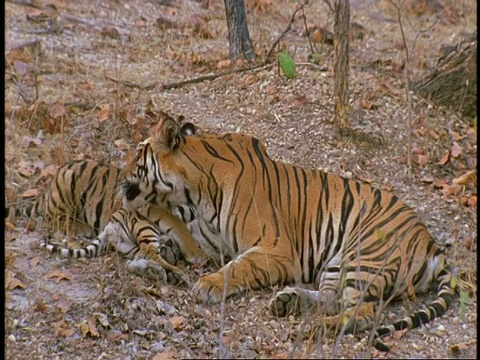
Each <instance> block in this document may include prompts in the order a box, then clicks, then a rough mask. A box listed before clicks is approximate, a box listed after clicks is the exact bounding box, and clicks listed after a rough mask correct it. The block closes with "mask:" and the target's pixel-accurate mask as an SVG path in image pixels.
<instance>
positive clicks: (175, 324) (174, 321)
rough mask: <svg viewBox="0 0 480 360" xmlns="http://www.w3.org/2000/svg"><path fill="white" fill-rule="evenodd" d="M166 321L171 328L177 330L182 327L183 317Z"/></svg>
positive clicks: (173, 317) (175, 317)
mask: <svg viewBox="0 0 480 360" xmlns="http://www.w3.org/2000/svg"><path fill="white" fill-rule="evenodd" d="M168 321H169V322H170V324H171V325H172V328H173V329H175V330H177V329H179V328H180V327H181V326H183V324H184V323H185V318H184V317H183V316H172V317H171V318H170V319H168Z"/></svg>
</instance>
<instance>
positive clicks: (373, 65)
mask: <svg viewBox="0 0 480 360" xmlns="http://www.w3.org/2000/svg"><path fill="white" fill-rule="evenodd" d="M394 1H395V0H394ZM27 3H28V4H31V5H32V6H26V5H28V4H27ZM327 3H328V2H325V1H320V0H317V1H311V5H308V6H307V7H306V11H305V22H306V24H307V25H308V26H309V27H310V28H311V27H312V26H314V25H315V26H317V27H323V28H327V29H329V30H330V31H333V16H332V14H331V12H330V10H329V8H328V6H327ZM247 4H248V11H247V19H248V22H249V29H250V34H251V38H252V40H253V43H254V46H255V51H256V56H257V60H256V61H257V63H256V64H261V63H262V61H264V60H265V55H266V54H267V53H268V50H269V49H270V47H271V46H272V44H273V43H274V41H275V40H276V39H277V38H278V37H279V36H280V35H281V34H282V33H283V32H284V30H285V29H286V28H287V25H288V23H289V20H290V17H291V15H292V14H293V12H294V11H295V9H296V8H297V7H298V6H299V4H298V2H295V1H290V0H288V1H287V0H278V1H271V0H256V1H250V0H247ZM415 4H417V5H415ZM422 4H423V5H425V6H423V5H422ZM476 6H477V5H476V2H475V1H473V0H471V1H440V0H439V1H418V2H415V1H413V2H412V1H407V2H406V5H405V7H404V9H403V10H402V20H403V26H404V30H405V37H406V40H407V43H408V47H409V50H410V51H411V50H412V47H413V44H414V43H415V48H414V50H413V51H412V53H411V59H410V61H409V76H410V78H411V80H412V81H415V80H418V79H420V78H421V77H422V76H424V75H425V74H426V73H428V72H429V71H431V70H432V69H433V68H434V67H435V64H436V61H437V59H438V57H439V54H440V51H441V49H442V46H443V47H444V46H445V45H455V44H457V43H458V42H459V41H461V40H462V39H463V38H464V37H466V36H467V35H468V34H470V33H471V32H473V31H475V30H476V26H477V25H476V20H477V19H476V14H477V11H476V10H477V9H476ZM5 9H6V15H5V42H6V43H5V47H6V53H5V54H6V73H5V144H6V146H5V164H6V166H5V199H6V201H7V205H9V206H10V208H22V207H24V204H25V202H26V200H28V199H29V198H31V197H32V196H35V195H36V194H38V193H39V192H40V191H41V190H42V189H43V188H44V187H45V185H46V184H47V183H48V181H49V180H50V179H51V177H52V174H53V173H54V172H55V170H56V169H57V168H58V166H59V165H61V164H63V163H64V162H66V161H68V160H72V159H82V158H93V159H97V160H105V161H108V162H112V163H114V164H116V165H118V166H122V165H124V164H125V162H126V161H127V160H128V159H129V157H130V156H131V154H132V151H133V149H134V147H135V144H136V143H138V142H139V141H140V140H142V139H144V138H145V137H146V136H148V135H149V134H150V132H151V129H152V128H153V127H154V126H155V123H156V120H155V116H153V117H154V119H152V118H151V116H152V115H154V114H158V113H159V112H161V111H163V112H167V113H171V114H181V115H183V116H185V118H186V119H188V120H189V121H192V122H193V123H195V124H197V125H199V126H200V127H202V128H204V129H207V130H209V131H214V132H225V131H227V132H242V133H248V134H251V135H254V136H256V137H257V138H259V139H262V140H263V141H264V142H265V144H266V147H267V150H268V153H269V154H270V156H271V157H272V158H275V159H278V160H282V161H285V162H288V163H292V164H295V165H301V166H304V167H306V168H317V169H323V170H325V171H331V172H334V173H337V174H339V175H342V176H346V177H350V178H355V179H358V180H361V181H365V182H369V183H371V184H372V186H375V187H378V188H382V189H386V190H391V191H394V192H395V193H396V194H397V195H398V196H399V197H400V198H401V199H402V200H404V201H405V202H406V203H407V204H409V205H410V206H411V207H412V208H414V209H415V210H416V211H417V212H418V214H419V215H420V217H421V218H422V219H423V220H424V221H425V223H426V225H427V226H428V228H429V230H430V231H431V232H432V234H433V235H434V236H435V237H436V238H437V239H438V242H439V243H441V244H442V245H445V246H446V248H447V252H448V260H449V262H450V264H451V265H452V267H454V268H455V269H456V271H457V274H458V277H459V279H461V284H462V291H461V293H460V294H459V296H458V297H457V298H456V300H455V301H454V304H453V305H452V306H451V308H450V309H449V311H448V312H447V314H445V315H444V316H443V317H441V318H439V319H436V320H434V321H433V322H431V323H429V324H426V325H425V326H423V327H421V328H418V329H414V330H411V331H409V332H406V333H397V334H395V336H394V337H392V338H390V339H387V342H388V344H389V345H391V347H392V350H391V352H390V353H381V352H378V351H377V350H375V349H373V348H372V347H369V346H367V342H368V334H367V333H366V332H364V333H359V334H356V335H355V336H353V335H346V336H344V337H343V338H341V339H340V341H339V342H338V344H336V339H335V338H333V337H329V336H317V337H315V338H304V337H303V336H301V333H302V332H301V329H302V328H303V326H304V325H305V324H306V323H308V319H303V318H287V319H278V318H274V317H272V316H270V315H269V314H268V313H266V312H265V310H264V308H265V306H266V304H267V303H268V301H269V300H270V299H271V298H272V296H273V294H274V292H275V291H277V290H278V289H273V290H270V289H269V290H264V291H258V292H255V293H245V294H243V295H241V296H236V297H233V298H231V299H228V300H227V301H226V302H225V304H224V308H222V306H221V305H208V306H204V305H200V304H195V303H194V301H193V300H192V296H191V294H190V291H189V288H187V287H186V286H183V287H182V286H178V287H174V286H171V285H166V284H156V286H153V285H154V284H152V283H149V282H148V281H147V280H145V279H142V278H139V277H135V276H133V275H131V274H129V273H128V272H127V271H126V270H125V269H124V267H123V266H122V264H123V260H122V259H120V258H119V257H118V256H117V255H116V254H109V255H107V256H105V257H101V258H98V259H91V260H75V261H73V260H72V261H68V260H64V259H60V258H58V257H54V256H47V255H46V254H45V253H43V252H41V250H39V249H38V242H39V240H40V239H41V238H42V236H43V234H44V229H43V228H42V226H41V224H38V225H36V226H35V224H34V223H31V222H27V221H26V218H15V217H13V216H12V215H10V216H9V217H8V218H7V219H6V221H5V226H6V230H5V248H6V263H5V266H6V270H5V281H6V283H5V327H6V328H5V344H6V358H7V359H79V358H82V359H156V360H159V359H178V358H212V357H231V358H247V357H253V358H277V359H278V358H300V357H301V358H305V357H312V358H313V357H321V358H340V357H343V358H372V357H373V358H473V357H476V351H477V342H476V339H477V330H476V329H477V311H476V306H477V298H476V274H477V265H476V264H477V253H476V249H477V230H476V229H477V205H476V196H477V195H476V170H475V169H476V155H477V154H476V153H477V143H476V141H477V140H476V139H477V128H476V123H469V122H468V121H464V120H462V119H460V118H459V117H458V115H457V114H455V113H452V112H450V111H448V110H447V109H438V108H435V107H434V106H432V105H430V104H428V103H427V102H426V101H424V100H422V99H419V98H417V97H416V96H415V95H412V100H411V112H412V113H411V115H412V116H411V119H412V121H411V122H410V121H409V120H408V119H409V108H410V107H409V106H408V103H407V102H406V99H405V87H404V83H403V80H402V79H403V73H404V72H403V64H404V59H405V47H404V43H403V41H402V36H401V32H400V29H399V23H398V19H397V15H396V12H395V9H394V7H392V5H391V4H390V3H389V1H384V0H379V1H356V0H352V1H351V19H352V22H355V23H357V24H360V25H361V26H362V27H361V28H360V27H357V28H356V29H357V30H358V32H356V33H355V35H352V40H351V43H350V51H351V54H350V55H351V56H350V99H351V105H352V112H351V120H352V123H353V124H354V126H355V127H358V128H361V129H363V130H364V131H366V132H370V133H372V134H376V135H379V136H381V137H382V138H383V142H382V143H381V144H378V143H376V142H368V141H367V142H362V141H360V140H352V139H351V138H348V137H341V136H339V135H338V134H337V131H336V127H335V123H334V121H333V114H334V112H333V111H334V102H333V47H332V46H331V45H329V44H328V43H324V44H322V43H320V42H318V40H319V38H320V36H319V34H320V32H319V31H318V30H317V31H316V32H315V31H312V36H311V39H312V47H314V49H313V52H314V53H315V55H314V58H315V59H316V60H317V63H316V65H312V64H311V63H309V62H308V59H309V55H311V53H312V49H311V47H310V44H309V41H308V38H307V36H305V28H304V21H303V19H302V18H301V17H300V16H297V18H296V19H295V21H294V22H293V26H292V29H291V30H290V31H288V32H287V33H286V34H285V36H284V37H283V38H282V40H281V41H280V46H281V48H282V49H285V50H286V51H288V52H289V53H290V54H292V55H293V56H294V58H295V61H296V63H297V65H296V76H295V78H294V79H292V80H288V79H286V78H285V77H284V76H282V74H281V73H280V72H279V69H278V66H277V64H276V62H273V65H266V66H262V67H259V68H257V69H255V70H249V71H243V72H234V73H231V74H228V75H223V76H219V77H217V78H216V79H214V80H210V81H202V82H198V83H194V84H189V85H184V86H180V87H174V88H171V89H170V88H169V87H168V86H166V84H169V83H176V82H179V81H183V80H186V79H192V78H196V77H199V76H202V75H206V74H213V73H219V72H222V71H228V70H231V69H239V68H240V67H242V66H245V64H243V63H242V64H240V63H237V64H230V63H229V61H228V40H227V29H226V22H225V15H224V7H223V1H221V0H210V1H203V2H202V1H194V0H180V1H170V0H148V1H143V0H131V1H114V0H108V1H102V2H100V1H86V0H81V1H67V0H33V1H27V0H25V2H24V3H23V4H20V3H19V2H18V1H8V2H6V4H5ZM301 14H302V12H301V11H300V12H299V13H298V14H297V15H301ZM440 14H442V16H441V18H440V20H438V21H437V20H436V19H437V16H438V15H440ZM420 30H425V31H420ZM275 54H277V49H275V51H274V55H275ZM409 133H411V134H412V135H411V136H409ZM409 152H410V155H411V156H410V158H411V161H412V166H411V167H410V168H409V167H408V166H407V163H408V158H409V156H408V154H409ZM207 270H208V269H205V270H202V269H195V270H191V275H192V279H195V278H196V277H198V275H199V272H201V271H207ZM432 296H433V295H432V294H430V295H428V296H426V297H419V298H418V299H414V300H411V301H405V302H397V303H394V304H391V305H389V306H388V307H387V308H386V309H385V321H388V320H392V319H395V318H398V317H399V316H403V315H406V314H408V313H409V312H410V311H412V310H413V309H418V308H420V307H421V306H422V303H423V302H424V301H428V300H429V299H430V300H431V298H432Z"/></svg>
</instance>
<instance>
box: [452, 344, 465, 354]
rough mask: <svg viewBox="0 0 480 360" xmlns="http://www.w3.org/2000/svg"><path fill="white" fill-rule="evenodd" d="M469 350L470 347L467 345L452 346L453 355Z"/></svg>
mask: <svg viewBox="0 0 480 360" xmlns="http://www.w3.org/2000/svg"><path fill="white" fill-rule="evenodd" d="M467 349H468V345H467V344H465V343H460V344H454V345H451V346H450V351H451V352H453V353H459V352H461V351H462V350H467Z"/></svg>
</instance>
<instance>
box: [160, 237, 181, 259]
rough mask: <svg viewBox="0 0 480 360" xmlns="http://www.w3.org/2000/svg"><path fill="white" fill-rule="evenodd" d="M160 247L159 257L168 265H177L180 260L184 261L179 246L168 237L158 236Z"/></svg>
mask: <svg viewBox="0 0 480 360" xmlns="http://www.w3.org/2000/svg"><path fill="white" fill-rule="evenodd" d="M159 242H160V247H159V252H160V256H161V257H162V258H164V259H165V260H166V261H167V262H168V263H170V264H172V265H177V264H178V263H179V262H180V261H181V260H183V259H184V257H183V254H182V251H181V250H180V246H178V244H177V243H176V242H175V241H173V239H172V238H171V237H170V236H168V235H162V236H160V241H159Z"/></svg>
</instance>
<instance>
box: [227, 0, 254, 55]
mask: <svg viewBox="0 0 480 360" xmlns="http://www.w3.org/2000/svg"><path fill="white" fill-rule="evenodd" d="M224 1H225V12H226V15H227V26H228V41H229V42H230V47H229V55H230V60H232V61H235V60H238V59H240V58H242V57H243V58H245V59H247V60H248V61H253V60H254V59H255V53H254V51H253V47H252V42H251V40H250V34H249V32H248V26H247V16H246V14H245V1H244V0H224Z"/></svg>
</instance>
